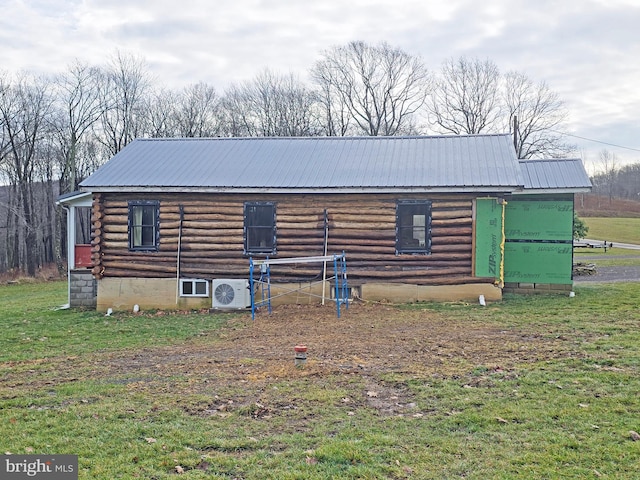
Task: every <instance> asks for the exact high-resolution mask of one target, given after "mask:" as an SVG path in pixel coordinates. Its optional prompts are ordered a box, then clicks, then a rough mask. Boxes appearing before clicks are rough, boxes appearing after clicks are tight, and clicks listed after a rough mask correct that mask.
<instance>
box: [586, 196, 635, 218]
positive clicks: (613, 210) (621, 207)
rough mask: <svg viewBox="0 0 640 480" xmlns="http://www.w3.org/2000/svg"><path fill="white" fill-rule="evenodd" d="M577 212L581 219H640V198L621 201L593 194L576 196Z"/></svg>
mask: <svg viewBox="0 0 640 480" xmlns="http://www.w3.org/2000/svg"><path fill="white" fill-rule="evenodd" d="M576 212H577V213H578V216H580V217H627V218H630V217H631V218H640V198H639V199H638V201H635V200H621V199H617V198H614V199H612V200H611V201H609V197H604V196H600V195H594V194H592V193H585V194H582V193H578V194H576Z"/></svg>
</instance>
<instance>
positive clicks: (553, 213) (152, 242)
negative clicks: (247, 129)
mask: <svg viewBox="0 0 640 480" xmlns="http://www.w3.org/2000/svg"><path fill="white" fill-rule="evenodd" d="M590 186H591V184H590V181H589V178H588V176H587V174H586V172H585V170H584V167H583V165H582V162H581V161H580V160H579V159H568V160H566V159H552V160H544V161H542V160H527V161H525V160H519V159H518V158H517V157H516V154H515V149H514V148H513V143H512V138H511V136H510V135H508V134H495V135H465V136H415V137H295V138H284V137H273V138H265V137H262V138H166V139H138V140H135V141H133V142H132V143H130V144H129V145H128V146H127V147H125V148H124V149H123V150H122V151H120V152H119V153H118V154H116V155H115V156H114V157H113V158H112V159H111V160H109V161H108V162H107V163H106V164H104V165H103V166H102V167H100V168H99V169H98V170H97V171H96V172H95V173H94V174H93V175H91V176H90V177H88V178H87V179H86V180H84V181H83V182H82V183H81V185H80V187H81V192H79V193H78V195H77V196H76V197H73V198H81V199H82V200H83V201H84V202H86V199H87V195H90V198H91V199H92V201H91V246H90V261H91V265H90V267H89V268H87V269H85V271H84V272H83V273H84V274H85V275H86V273H87V270H88V271H90V272H91V275H92V276H93V278H94V280H95V292H96V307H97V309H98V310H101V311H104V310H107V309H108V308H113V309H130V308H132V306H133V305H139V307H140V308H145V309H156V308H202V307H205V306H207V307H211V306H212V305H214V306H215V305H216V299H215V294H214V292H213V290H214V288H213V287H215V285H217V284H219V283H220V281H221V280H222V281H224V282H230V283H233V282H236V283H238V282H244V281H246V280H247V279H248V276H249V265H250V260H252V259H264V258H271V259H278V258H287V259H296V258H300V259H304V258H309V257H314V256H326V255H327V254H330V255H331V254H342V253H344V256H345V258H346V262H347V268H348V282H349V291H350V294H351V295H352V296H353V297H358V298H361V299H363V300H371V301H378V300H386V301H389V302H414V301H428V300H473V301H477V300H478V298H480V296H483V298H484V299H485V300H486V301H493V300H499V299H501V297H502V292H503V290H505V289H507V290H509V289H510V290H511V291H522V290H535V291H549V290H560V291H562V290H567V289H568V290H570V289H571V285H572V248H571V245H572V222H573V196H574V194H575V193H577V192H583V191H588V190H589V188H590ZM62 204H63V205H65V203H64V200H63V201H62ZM66 205H67V207H69V206H72V205H70V204H69V203H67V204H66ZM70 251H73V247H71V250H70ZM559 259H561V261H559ZM323 269H324V266H323V265H321V264H314V263H305V262H300V263H296V262H293V263H284V264H281V265H273V267H272V268H271V271H270V282H271V283H272V284H273V285H274V288H276V290H275V292H276V293H273V292H272V295H273V296H274V297H278V299H279V301H280V302H296V303H303V302H319V301H321V300H322V301H324V292H325V288H324V287H325V285H324V283H325V282H329V283H330V282H331V280H330V279H329V280H327V279H326V277H325V276H323ZM73 270H74V269H73V268H71V267H70V272H72V271H73ZM70 279H71V273H70ZM318 280H321V281H320V282H318ZM216 282H218V283H216ZM319 284H322V289H320V287H319ZM277 288H281V289H282V290H281V292H280V293H277V292H278V290H277ZM326 291H327V292H331V291H332V290H331V288H328V289H327V290H326ZM320 292H322V294H321V295H320ZM250 295H251V293H249V296H250ZM320 297H322V298H321V300H319V298H320ZM249 298H250V297H249ZM70 302H71V303H72V304H73V299H70ZM247 302H249V300H247V297H244V299H243V300H241V301H240V304H239V305H238V306H239V307H247V306H248V305H247ZM234 306H235V304H234Z"/></svg>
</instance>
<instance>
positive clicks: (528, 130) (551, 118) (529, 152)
mask: <svg viewBox="0 0 640 480" xmlns="http://www.w3.org/2000/svg"><path fill="white" fill-rule="evenodd" d="M503 103H504V108H505V109H506V111H507V112H508V118H507V117H506V116H505V119H507V122H508V123H507V124H506V125H504V127H505V131H510V130H511V128H513V130H512V131H513V132H514V135H515V142H514V146H515V149H516V154H517V155H518V158H561V157H565V156H566V155H567V154H568V153H570V152H571V151H573V150H574V149H575V147H573V146H572V145H569V144H567V143H566V142H565V141H564V138H565V137H564V135H562V134H561V133H558V129H559V128H561V126H562V124H563V123H564V122H565V120H566V118H567V111H566V109H565V107H564V103H563V102H562V101H561V100H560V98H559V97H558V94H557V93H555V92H553V91H551V90H550V89H549V87H548V85H547V84H546V83H545V82H540V83H538V84H535V83H534V82H533V81H532V80H531V79H529V78H528V77H527V76H526V75H524V74H522V73H519V72H509V73H507V74H506V75H505V76H504V87H503Z"/></svg>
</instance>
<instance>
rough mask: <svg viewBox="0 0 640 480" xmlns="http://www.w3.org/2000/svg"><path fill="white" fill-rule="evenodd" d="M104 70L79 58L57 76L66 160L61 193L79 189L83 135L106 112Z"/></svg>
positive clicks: (59, 138) (59, 128)
mask: <svg viewBox="0 0 640 480" xmlns="http://www.w3.org/2000/svg"><path fill="white" fill-rule="evenodd" d="M103 76H104V75H103V72H102V71H101V70H100V69H99V68H97V67H91V66H89V65H87V64H84V63H82V62H80V61H78V60H76V61H75V62H74V63H73V64H71V65H70V66H69V69H68V71H67V72H65V73H64V74H62V75H59V76H58V77H57V79H56V86H57V95H56V97H57V98H56V105H57V118H56V121H55V128H56V133H57V135H56V136H57V141H58V144H59V148H60V152H61V157H62V162H61V172H60V192H61V193H65V192H72V191H75V190H77V188H78V182H79V181H81V180H82V177H79V176H78V165H77V163H78V150H79V149H80V148H81V146H80V144H81V142H82V140H83V138H84V137H85V136H86V135H87V134H88V133H90V132H91V128H92V127H93V126H94V125H95V124H96V122H97V121H98V120H99V119H100V117H101V115H102V114H103V113H104V110H105V108H104V103H103V96H102V95H101V91H100V87H101V85H103V83H104V82H103Z"/></svg>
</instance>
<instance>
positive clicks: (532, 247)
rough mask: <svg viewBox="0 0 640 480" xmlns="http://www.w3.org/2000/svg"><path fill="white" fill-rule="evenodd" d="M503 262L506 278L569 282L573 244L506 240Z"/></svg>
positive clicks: (526, 281)
mask: <svg viewBox="0 0 640 480" xmlns="http://www.w3.org/2000/svg"><path fill="white" fill-rule="evenodd" d="M504 265H505V267H504V281H505V282H524V283H554V284H570V283H572V280H571V270H572V245H571V244H567V243H542V242H507V243H505V246H504Z"/></svg>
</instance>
